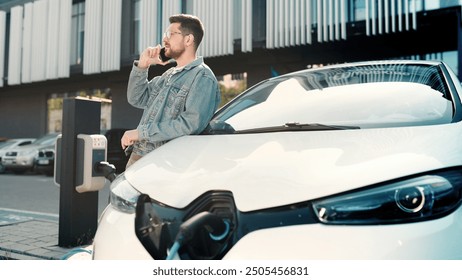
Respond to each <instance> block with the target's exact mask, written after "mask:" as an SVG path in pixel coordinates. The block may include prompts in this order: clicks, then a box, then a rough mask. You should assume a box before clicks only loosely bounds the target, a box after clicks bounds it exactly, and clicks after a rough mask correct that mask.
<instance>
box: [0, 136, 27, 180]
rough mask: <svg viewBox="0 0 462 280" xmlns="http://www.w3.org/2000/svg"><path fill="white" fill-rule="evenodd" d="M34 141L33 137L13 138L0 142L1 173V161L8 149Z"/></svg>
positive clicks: (0, 164) (1, 171)
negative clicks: (0, 143)
mask: <svg viewBox="0 0 462 280" xmlns="http://www.w3.org/2000/svg"><path fill="white" fill-rule="evenodd" d="M34 141H35V138H15V139H10V140H7V141H5V142H4V143H2V145H0V173H3V172H4V171H5V167H4V166H3V164H2V162H1V161H2V158H3V157H4V156H5V153H6V152H7V151H8V150H11V149H16V148H17V147H22V146H24V145H29V144H31V143H32V142H34Z"/></svg>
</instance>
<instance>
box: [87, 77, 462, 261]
mask: <svg viewBox="0 0 462 280" xmlns="http://www.w3.org/2000/svg"><path fill="white" fill-rule="evenodd" d="M290 82H292V81H290ZM397 86H398V87H399V85H394V88H396V87H397ZM383 89H384V88H383V87H382V90H383ZM324 90H328V89H324ZM358 90H359V91H360V88H356V89H355V91H358ZM386 90H390V88H388V89H386ZM383 91H385V90H383ZM377 92H378V94H379V93H380V92H381V89H380V88H378V89H377ZM291 94H292V95H293V96H294V98H296V97H295V96H296V95H297V94H298V93H297V91H296V90H292V91H291ZM359 94H360V93H359ZM335 98H337V99H338V98H341V95H338V96H336V97H335ZM361 98H367V96H366V95H362V96H361ZM384 98H386V97H384ZM411 98H415V97H411ZM432 98H433V97H430V98H429V99H428V100H423V101H425V102H422V104H423V105H422V107H419V108H425V106H432V107H433V108H436V109H434V110H433V111H431V110H430V111H428V110H424V109H423V110H422V112H414V113H413V116H416V115H419V116H421V117H422V119H425V118H426V117H428V119H426V120H425V121H428V122H429V123H430V124H431V125H425V124H424V125H416V126H414V125H405V126H399V125H394V124H390V123H393V121H392V120H393V119H396V118H397V119H400V120H402V119H405V118H407V117H406V116H405V117H403V116H401V115H400V116H391V117H390V118H388V119H387V117H384V116H382V117H380V119H381V120H383V119H386V121H384V125H383V127H382V126H381V125H379V127H373V126H369V124H368V123H366V122H364V123H361V125H362V126H361V128H365V129H349V130H326V131H324V130H321V131H279V132H269V133H265V132H258V133H245V134H222V135H195V136H185V137H181V138H177V139H175V140H172V141H171V142H169V143H168V144H166V145H164V146H162V147H160V148H159V149H157V150H155V151H153V152H152V153H150V154H148V155H147V156H146V157H144V158H142V159H140V160H139V161H138V162H137V163H136V164H134V165H133V166H132V167H131V168H129V169H127V170H126V172H125V173H124V174H123V176H124V178H119V179H120V180H125V183H126V184H129V185H130V186H131V187H133V188H134V189H136V190H137V191H138V192H140V193H143V194H147V195H149V197H150V198H152V199H153V200H154V201H155V202H154V203H159V204H162V205H164V206H166V207H172V208H174V209H177V210H178V211H180V210H182V209H188V207H191V205H193V204H194V203H195V201H196V200H197V198H198V197H201V196H202V195H204V194H205V193H207V192H213V191H224V192H229V193H231V194H232V197H233V202H234V203H235V208H236V212H239V213H241V214H238V215H237V217H243V216H244V215H246V213H250V214H252V213H257V214H258V213H259V212H260V211H262V214H263V213H265V212H264V211H266V209H276V210H275V211H274V212H272V213H277V209H283V211H286V210H284V209H287V211H292V210H290V209H292V208H293V209H295V208H297V207H299V206H296V205H302V206H300V209H301V210H300V211H299V212H297V213H299V214H298V215H299V216H300V219H302V218H303V219H311V220H312V222H310V223H301V222H297V221H296V222H295V223H294V224H287V225H286V224H284V222H279V224H276V225H274V226H262V228H255V229H253V230H249V231H248V232H247V231H246V230H245V229H242V228H241V229H239V230H236V231H242V232H245V233H236V235H239V237H236V238H235V239H236V240H235V241H233V244H232V247H231V248H227V250H226V252H225V253H224V254H222V255H221V256H220V258H221V259H462V242H460V236H461V234H462V208H461V207H460V202H459V203H458V204H457V205H455V206H454V208H455V209H454V210H453V211H451V212H450V213H447V214H444V215H443V214H441V215H440V216H438V217H436V218H428V219H425V220H416V221H412V222H407V221H405V220H403V221H401V220H399V221H396V222H384V223H381V222H377V223H375V222H373V221H372V222H370V221H369V222H368V223H365V224H361V223H358V224H354V223H351V224H349V223H348V222H346V223H342V222H340V223H338V224H336V222H335V221H334V222H333V223H330V222H329V221H328V220H326V221H323V219H322V217H321V214H319V213H320V212H321V211H318V212H316V210H315V213H318V214H319V217H318V218H319V219H318V220H316V219H315V218H306V217H301V216H303V215H305V212H304V211H303V207H304V205H305V204H304V203H305V202H307V204H306V205H307V207H306V216H309V214H308V213H309V212H310V211H311V209H309V207H308V206H311V205H314V204H316V203H317V202H316V201H322V202H323V203H324V202H325V201H328V200H329V199H330V198H331V197H335V196H336V195H343V194H346V196H345V198H346V199H349V197H348V195H349V194H351V193H354V192H356V191H362V190H363V189H364V190H366V192H367V190H368V189H372V190H373V191H374V190H375V189H377V188H374V187H370V186H376V185H377V186H381V184H385V187H388V186H389V185H390V184H391V185H392V186H394V185H393V184H399V183H400V182H401V180H407V178H411V179H409V180H412V178H413V177H418V178H420V177H419V174H423V175H426V174H427V173H432V172H439V170H447V169H451V168H453V167H454V168H455V167H460V166H462V145H460V143H459V142H460V139H462V124H461V122H451V120H447V119H446V120H445V122H447V123H441V124H437V123H435V124H433V123H432V121H431V119H432V116H433V115H434V114H436V115H438V116H439V117H441V118H443V119H444V118H446V117H445V114H446V113H447V112H448V110H449V111H451V110H450V109H448V108H449V107H451V106H450V104H447V103H445V102H440V101H438V99H434V100H433V99H432ZM459 98H460V96H459ZM350 101H351V100H350ZM350 101H349V100H347V99H345V100H342V102H341V104H347V105H345V107H346V108H343V109H339V108H334V109H332V112H338V111H342V110H343V112H341V113H344V110H348V109H349V108H350V109H351V112H350V113H349V114H350V115H351V114H355V112H356V110H358V109H357V108H354V106H353V105H354V104H353V103H352V105H351V106H350V107H348V106H349V105H348V103H349V102H350ZM313 102H314V101H313V100H311V101H310V102H306V103H304V102H302V101H301V102H299V104H298V105H299V106H308V104H313ZM319 102H320V103H319V106H321V105H322V103H327V102H328V101H326V100H321V101H319ZM402 103H406V102H405V101H403V99H402V98H401V99H400V101H399V102H397V101H396V100H391V101H390V102H389V104H391V105H390V106H401V104H402ZM279 104H280V105H281V106H283V104H284V101H283V99H281V101H280V102H279ZM312 106H313V110H315V109H316V108H317V107H316V106H318V105H312ZM384 106H385V104H384ZM283 108H284V107H283ZM419 108H411V109H413V110H417V111H419V110H420V109H419ZM320 109H323V107H321V108H320ZM252 110H253V111H254V112H253V114H258V115H260V116H261V115H262V114H265V113H268V112H278V110H280V108H278V107H274V108H263V107H261V108H258V106H254V107H253V108H252ZM294 110H295V109H294ZM404 110H407V109H404ZM332 112H331V114H329V115H328V116H327V118H330V119H332V121H334V120H335V118H336V116H335V115H333V114H334V113H332ZM377 112H378V111H377ZM429 112H430V113H429ZM248 113H249V112H248ZM341 113H339V114H341ZM450 115H451V117H452V114H450ZM271 116H272V115H270V114H268V116H267V117H266V118H265V119H266V120H267V121H268V123H267V124H266V125H268V126H271V125H274V124H273V123H272V120H271V118H272V117H271ZM239 117H242V118H243V119H242V120H237V119H236V118H234V119H233V118H232V117H231V118H230V121H229V123H232V124H233V126H234V127H236V126H238V125H239V124H241V123H242V125H243V126H244V127H243V128H240V129H246V128H249V129H251V128H252V127H253V125H254V124H252V122H251V121H250V120H252V116H251V115H248V116H246V115H241V116H239ZM246 120H249V121H246ZM233 121H234V123H233ZM295 121H298V120H295ZM319 121H322V123H326V121H325V120H319ZM301 122H302V123H303V120H302V121H301ZM310 122H317V120H315V121H310ZM336 124H339V123H338V122H337V123H336ZM346 125H351V123H346ZM245 126H247V127H245ZM402 178H403V179H402ZM384 182H385V183H384ZM405 182H407V181H405ZM116 189H117V188H115V189H114V190H113V192H115V193H117V190H116ZM423 191H424V190H423ZM426 191H427V190H426V189H425V192H426ZM396 193H397V192H396ZM426 195H427V193H426ZM432 195H433V194H432ZM432 197H433V196H432ZM435 197H436V196H435ZM324 198H327V200H323V199H324ZM424 198H427V200H428V196H425V197H424ZM313 201H314V202H313ZM424 202H427V201H425V200H424ZM326 203H327V202H326ZM321 204H322V203H321ZM291 205H294V207H291ZM347 206H348V205H347ZM349 206H350V207H351V205H349ZM284 207H286V208H284ZM116 208H117V207H114V206H113V205H109V206H108V207H107V209H106V210H105V212H104V213H103V215H102V216H101V217H100V221H99V226H98V230H97V233H96V236H95V240H94V253H93V258H94V259H151V258H152V255H150V254H149V252H148V251H147V250H146V249H145V247H143V245H142V244H141V243H140V240H139V239H138V238H137V237H136V235H135V234H134V228H135V213H123V212H121V211H120V210H118V209H116ZM317 209H318V210H319V209H322V207H319V208H317ZM419 209H420V208H419ZM324 210H325V209H324ZM411 210H412V209H411ZM352 211H355V210H352ZM418 211H419V210H416V212H418ZM271 215H273V214H270V215H269V216H266V218H265V216H262V218H261V219H263V220H264V219H271V218H268V217H273V216H271ZM412 215H414V213H412ZM253 217H254V218H253V219H256V218H255V217H258V216H253ZM413 217H415V216H413ZM237 219H239V218H237ZM292 219H295V220H296V219H297V217H293V218H292ZM327 219H329V217H328V218H327ZM243 221H244V219H243V218H241V220H240V221H239V222H240V224H239V222H236V223H235V227H236V228H237V227H245V225H243V224H245V223H246V222H243ZM249 221H251V220H249ZM281 221H282V218H281ZM263 222H264V223H266V221H262V223H263ZM268 223H271V222H268ZM185 254H186V255H187V253H185V252H183V255H185Z"/></svg>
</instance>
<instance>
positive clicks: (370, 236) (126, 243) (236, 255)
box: [93, 205, 462, 260]
mask: <svg viewBox="0 0 462 280" xmlns="http://www.w3.org/2000/svg"><path fill="white" fill-rule="evenodd" d="M134 218H135V215H134V214H125V213H121V212H119V211H117V210H115V209H114V208H112V207H111V206H110V205H109V206H108V208H107V209H106V211H105V213H104V214H103V216H102V217H101V219H100V223H99V226H98V230H97V233H96V236H95V241H94V253H93V258H94V259H151V257H150V255H149V253H148V252H147V251H146V250H145V249H144V247H143V246H142V244H141V243H140V242H139V241H138V239H137V237H136V235H135V232H134ZM461 235H462V208H461V207H459V208H458V210H456V211H455V212H453V213H452V214H450V215H448V216H446V217H443V218H440V219H436V220H431V221H425V222H418V223H407V224H396V225H373V226H339V225H336V226H334V225H323V224H309V225H296V226H286V227H276V228H269V229H262V230H258V231H254V232H251V233H249V234H247V235H245V236H244V237H243V238H241V239H240V240H239V241H238V242H237V243H236V244H235V245H234V246H233V248H231V249H230V251H229V252H228V253H227V254H226V255H225V256H224V259H229V260H232V259H236V260H239V259H268V260H270V259H326V260H327V259H351V260H381V259H389V260H390V259H392V260H393V259H394V260H401V259H412V260H417V259H419V260H422V259H433V260H447V259H462V242H460V236H461Z"/></svg>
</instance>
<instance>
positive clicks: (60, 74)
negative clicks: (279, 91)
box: [0, 0, 462, 138]
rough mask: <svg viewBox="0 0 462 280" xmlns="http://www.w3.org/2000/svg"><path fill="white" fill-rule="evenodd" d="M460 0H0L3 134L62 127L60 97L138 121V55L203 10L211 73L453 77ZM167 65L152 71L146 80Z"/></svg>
mask: <svg viewBox="0 0 462 280" xmlns="http://www.w3.org/2000/svg"><path fill="white" fill-rule="evenodd" d="M461 4H462V0H86V1H79V0H35V1H33V0H3V1H2V0H0V123H1V124H0V137H9V138H14V137H38V136H40V135H43V134H45V133H48V132H53V131H60V130H61V116H62V111H61V108H62V99H63V98H66V97H73V96H88V97H89V98H98V99H100V100H102V119H101V128H102V129H103V130H104V129H109V128H134V127H136V125H137V124H138V121H139V119H140V117H141V113H142V112H141V111H140V110H139V109H135V108H133V107H131V106H130V105H129V104H128V103H127V100H126V86H127V81H128V75H129V73H130V70H131V67H132V63H133V60H135V59H137V58H138V56H139V53H140V52H141V51H142V50H143V49H144V48H146V47H147V46H154V45H157V44H161V43H162V36H163V35H162V34H163V32H164V31H165V29H166V28H167V26H168V25H169V22H168V18H169V16H170V15H173V14H178V13H190V14H195V15H197V16H198V17H200V18H201V19H202V21H203V23H204V26H205V29H206V33H205V36H204V39H203V42H202V44H201V46H200V48H199V54H200V55H202V56H204V58H205V61H206V63H207V64H208V65H209V66H210V67H211V68H212V70H213V71H214V73H215V74H216V75H217V76H218V77H222V76H224V75H227V74H232V75H235V76H242V74H243V73H245V77H246V78H247V85H248V86H250V85H253V84H255V83H257V82H258V81H260V80H262V79H265V78H269V77H271V76H274V75H279V74H284V73H287V72H291V71H295V70H300V69H304V68H307V67H314V66H316V65H327V64H334V63H341V62H351V61H359V60H375V59H399V58H409V59H438V60H443V61H445V62H447V63H448V64H449V65H450V66H451V67H452V68H453V69H454V71H455V72H456V73H458V75H459V76H461V74H462V73H460V72H459V69H461V68H460V65H462V64H461V62H462V61H461V52H460V50H461V46H462V38H461V6H460V5H461ZM166 69H167V68H166V67H163V66H155V67H151V68H150V70H149V71H150V76H154V75H158V74H161V73H162V72H163V71H165V70H166Z"/></svg>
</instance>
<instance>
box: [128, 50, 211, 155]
mask: <svg viewBox="0 0 462 280" xmlns="http://www.w3.org/2000/svg"><path fill="white" fill-rule="evenodd" d="M136 65H137V64H136V62H135V64H134V65H133V67H132V71H131V73H130V78H129V80H128V89H127V99H128V103H130V104H131V105H132V106H134V107H137V108H141V109H143V110H144V112H143V115H142V117H141V120H140V123H139V125H138V127H137V129H138V133H139V138H140V140H139V141H138V142H136V143H135V145H134V148H133V153H135V154H138V155H140V156H144V155H146V154H147V153H149V152H150V151H152V150H154V149H156V148H158V147H159V146H161V145H163V144H164V143H166V142H168V141H169V140H171V139H174V138H176V137H179V136H183V135H189V134H198V133H200V132H201V131H202V130H204V129H205V127H206V126H207V124H208V122H209V121H210V119H211V118H212V116H213V114H214V112H215V111H216V110H217V108H218V105H219V104H220V89H219V87H218V82H217V79H216V77H215V75H214V73H213V72H212V70H211V69H210V68H209V67H208V66H207V65H206V64H205V63H204V59H203V58H202V57H198V58H197V59H196V60H194V61H193V62H191V63H190V64H188V65H186V66H185V67H184V68H182V69H181V70H179V71H175V68H174V67H172V68H170V69H169V70H167V71H165V72H164V74H162V75H161V76H157V77H154V78H153V79H152V80H150V81H148V80H147V78H148V70H144V69H140V68H138V67H137V66H136Z"/></svg>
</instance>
